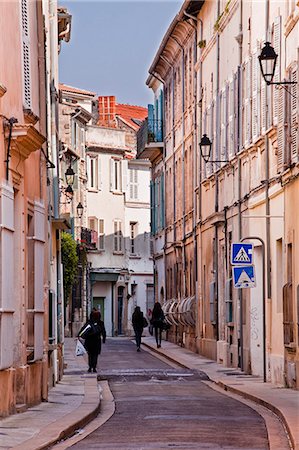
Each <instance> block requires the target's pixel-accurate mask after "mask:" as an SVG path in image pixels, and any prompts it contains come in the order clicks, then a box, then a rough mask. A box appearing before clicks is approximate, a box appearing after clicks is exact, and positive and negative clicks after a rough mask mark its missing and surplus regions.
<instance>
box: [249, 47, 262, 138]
mask: <svg viewBox="0 0 299 450" xmlns="http://www.w3.org/2000/svg"><path fill="white" fill-rule="evenodd" d="M258 50H259V48H256V49H255V50H254V51H253V53H252V64H251V70H252V120H251V124H252V129H251V134H252V139H253V141H256V140H257V139H258V138H259V136H260V134H261V125H260V119H261V110H260V102H261V76H260V67H259V60H258V54H259V52H258Z"/></svg>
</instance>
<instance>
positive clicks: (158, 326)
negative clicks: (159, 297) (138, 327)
mask: <svg viewBox="0 0 299 450" xmlns="http://www.w3.org/2000/svg"><path fill="white" fill-rule="evenodd" d="M164 319H165V316H164V312H163V310H162V307H161V303H159V302H156V303H155V305H154V308H153V313H152V320H151V324H152V325H153V328H154V332H155V338H156V343H157V348H160V347H161V339H162V330H163V328H164Z"/></svg>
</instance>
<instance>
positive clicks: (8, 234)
mask: <svg viewBox="0 0 299 450" xmlns="http://www.w3.org/2000/svg"><path fill="white" fill-rule="evenodd" d="M0 213H1V228H0V257H1V260H0V342H1V345H0V369H7V368H9V367H10V366H12V364H13V345H14V327H13V313H14V311H15V303H14V299H15V295H14V288H15V286H14V276H15V267H14V263H15V261H14V192H13V188H12V187H10V186H8V185H2V186H1V187H0Z"/></svg>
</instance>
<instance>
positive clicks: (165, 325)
mask: <svg viewBox="0 0 299 450" xmlns="http://www.w3.org/2000/svg"><path fill="white" fill-rule="evenodd" d="M169 329H170V325H169V323H168V322H166V320H163V323H162V330H165V331H168V330H169Z"/></svg>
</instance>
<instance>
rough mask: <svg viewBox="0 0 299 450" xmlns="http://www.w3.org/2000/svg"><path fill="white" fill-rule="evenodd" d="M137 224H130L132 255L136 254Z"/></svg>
mask: <svg viewBox="0 0 299 450" xmlns="http://www.w3.org/2000/svg"><path fill="white" fill-rule="evenodd" d="M136 236H137V222H130V253H131V254H133V255H134V254H136Z"/></svg>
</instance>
